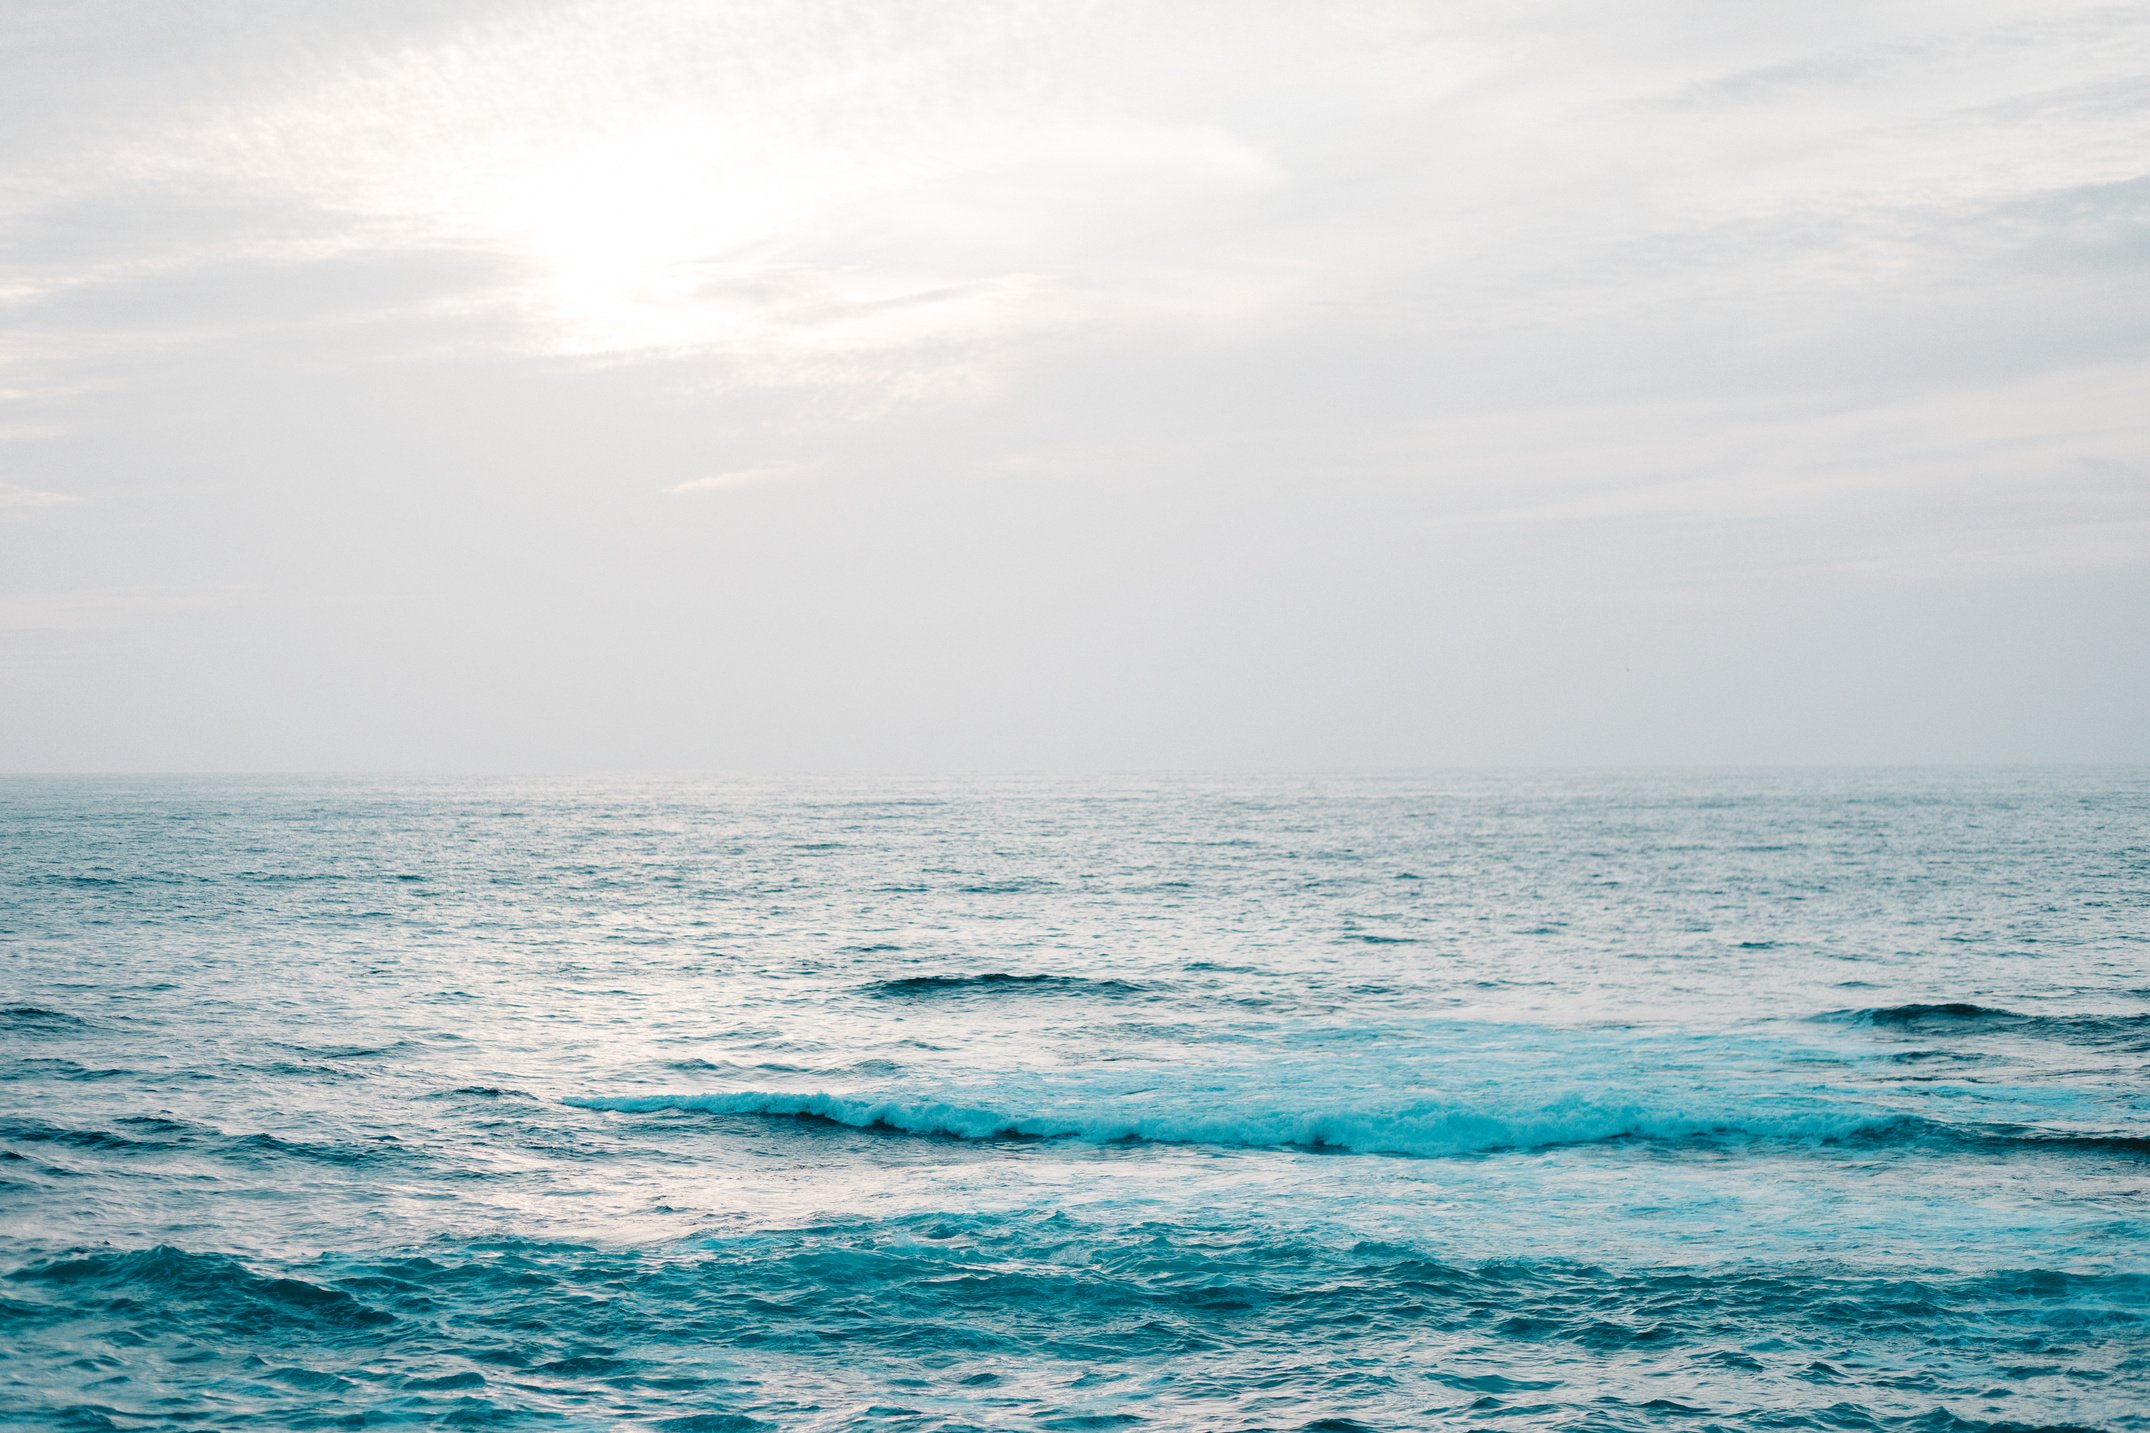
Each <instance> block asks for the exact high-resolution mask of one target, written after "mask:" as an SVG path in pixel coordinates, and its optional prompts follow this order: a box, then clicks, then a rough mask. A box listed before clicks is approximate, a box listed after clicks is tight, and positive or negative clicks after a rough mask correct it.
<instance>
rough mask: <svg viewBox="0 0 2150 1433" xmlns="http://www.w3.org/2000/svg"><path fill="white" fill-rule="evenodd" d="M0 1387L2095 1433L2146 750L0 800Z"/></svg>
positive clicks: (2131, 1367)
mask: <svg viewBox="0 0 2150 1433" xmlns="http://www.w3.org/2000/svg"><path fill="white" fill-rule="evenodd" d="M0 982H4V984H0V1009H4V1013H0V1424H4V1426H6V1427H9V1428H18V1427H19V1428H25V1429H60V1428H69V1429H102V1428H128V1429H137V1428H168V1427H197V1428H205V1429H210V1428H213V1429H237V1428H273V1429H304V1428H316V1427H370V1426H375V1425H390V1424H407V1425H416V1426H421V1427H532V1428H552V1429H573V1430H580V1429H593V1430H594V1429H617V1428H630V1427H653V1428H664V1429H674V1430H744V1429H758V1428H784V1429H792V1428H800V1429H837V1428H844V1429H849V1428H872V1429H956V1428H973V1429H1110V1428H1171V1429H1332V1430H1333V1429H1352V1428H1362V1427H1363V1428H1421V1427H1441V1426H1471V1427H1483V1428H1591V1429H1626V1428H1637V1429H1640V1428H1660V1427H1669V1428H1693V1429H1705V1428H1784V1429H1793V1428H1830V1429H1920V1430H1951V1429H1972V1428H2024V1427H2051V1426H2078V1427H2097V1428H2115V1429H2124V1428H2150V1083H2146V1079H2145V1075H2146V1069H2150V776H2146V775H2145V774H2143V773H2140V772H2133V773H2130V772H2075V773H2062V774H2051V773H2045V774H2040V773H1986V774H1969V775H1966V774H1905V773H1866V774H1835V775H1805V776H1791V775H1754V774H1748V775H1736V774H1726V775H1713V776H1677V777H1673V776H1667V777H1644V776H1606V777H1580V776H1563V777H1475V778H1454V779H1445V780H1437V779H1428V780H1412V781H1403V780H1397V781H1373V780H1368V781H1320V782H1306V781H1297V782H1294V781H1244V782H1198V781H1179V782H1148V783H1117V784H1116V783H1110V782H1098V783H1088V784H1053V783H1042V782H1039V783H1001V784H991V783H968V784H966V783H924V782H918V783H879V784H871V785H841V784H828V783H821V784H816V783H793V784H788V785H760V786H747V785H725V784H717V783H699V784H698V783H660V782H643V783H611V784H606V783H581V782H568V781H549V782H509V781H502V782H473V783H448V782H354V781H238V780H214V781H212V780H199V781H194V780H159V781H150V780H106V781H58V780H14V781H9V782H6V783H0Z"/></svg>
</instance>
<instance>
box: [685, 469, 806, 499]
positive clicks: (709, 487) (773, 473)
mask: <svg viewBox="0 0 2150 1433" xmlns="http://www.w3.org/2000/svg"><path fill="white" fill-rule="evenodd" d="M802 476H804V474H803V473H802V472H801V471H800V470H799V469H797V468H794V467H788V466H785V465H784V464H781V463H771V464H766V465H763V466H761V467H754V468H731V469H728V470H726V471H724V472H721V473H710V474H709V475H707V476H706V477H700V478H689V479H687V480H686V481H685V482H683V483H674V484H673V485H672V486H671V487H669V488H666V489H665V491H666V492H668V493H675V494H686V493H718V492H726V491H729V490H731V489H733V488H752V487H761V486H763V485H765V484H768V483H782V482H789V481H791V480H793V479H795V478H798V477H802Z"/></svg>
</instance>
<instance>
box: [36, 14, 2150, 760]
mask: <svg viewBox="0 0 2150 1433" xmlns="http://www.w3.org/2000/svg"><path fill="white" fill-rule="evenodd" d="M1984 760H2034V761H2035V760H2067V761H2076V760H2091V761H2097V760H2131V761H2141V760H2150V6H2145V5H2143V4H2141V3H2139V0H2126V3H2104V2H2103V0H2097V2H2096V3H2092V2H2091V0H2012V3H1988V0H1916V3H1905V0H1847V3H1835V0H1784V3H1776V0H1757V3H1743V4H1728V3H1723V0H1692V3H1657V0H1626V3H1620V4H1606V3H1603V0H1572V3H1567V2H1566V0H1559V2H1558V3H1556V0H1498V3H1495V0H1450V3H1431V0H1429V3H1423V4H1416V5H1386V4H1373V3H1369V4H1356V5H1354V4H1335V3H1307V4H1303V5H1261V4H1248V3H1223V4H1206V3H1199V0H1172V3H1157V4H1148V5H1145V4H1116V3H1105V4H1089V3H1080V0H1052V3H1046V4H1037V5H1029V4H1020V3H995V4H988V5H977V6H970V5H963V4H891V3H881V2H879V0H877V3H859V4H845V3H825V2H824V0H796V3H775V4H761V3H718V0H707V3H677V4H673V3H641V0H604V2H603V3H594V4H553V3H522V4H486V3H475V4H472V3H453V2H452V0H424V3H368V4H363V5H355V4H336V5H301V4H295V3H290V0H262V3H216V0H200V3H185V4H182V3H177V0H173V3H150V0H139V3H127V4H119V3H113V4H84V3H78V0H70V3H41V2H40V0H0V770H7V769H12V770H39V769H44V770H53V769H57V770H93V769H150V770H164V769H201V768H210V769H222V768H239V769H260V768H269V769H424V770H456V771H492V770H540V769H546V770H557V769H565V770H576V769H588V770H621V769H641V770H650V769H656V770H667V769H704V770H719V771H723V770H737V771H766V770H780V769H795V768H808V769H812V768H828V769H849V770H858V769H904V770H910V769H1010V768H1015V769H1024V768H1040V769H1049V770H1084V769H1095V768H1118V767H1172V768H1219V769H1230V768H1293V769H1298V768H1338V767H1346V768H1394V767H1424V766H1445V765H1455V764H1476V763H1489V762H1490V763H1511V762H1514V763H1524V762H1529V763H1536V762H1561V763H1567V762H1584V763H1603V762H1652V763H1655V762H1690V761H1692V762H1780V761H1795V762H1796V761H1854V762H1858V761H1876V762H1882V761H1984Z"/></svg>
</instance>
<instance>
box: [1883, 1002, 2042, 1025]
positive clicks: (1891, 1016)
mask: <svg viewBox="0 0 2150 1433" xmlns="http://www.w3.org/2000/svg"><path fill="white" fill-rule="evenodd" d="M1845 1014H1846V1015H1847V1016H1848V1018H1850V1019H1852V1020H1854V1021H1857V1022H1859V1023H1861V1024H1866V1025H1926V1024H1932V1023H1934V1022H1936V1021H1945V1022H1951V1023H1959V1024H1960V1023H1965V1022H1987V1023H1991V1022H1994V1021H2006V1022H2014V1021H2018V1020H2021V1019H2023V1018H2024V1017H2023V1016H2021V1015H2018V1014H2017V1013H2016V1012H2015V1011H2013V1010H2002V1009H2000V1008H1999V1007H1997V1006H1993V1005H1972V1004H1970V1003H1969V1002H1967V1001H1962V1000H1948V1001H1943V1002H1941V1003H1938V1004H1931V1005H1929V1004H1911V1005H1884V1006H1881V1007H1880V1008H1878V1009H1873V1010H1852V1011H1847V1012H1845Z"/></svg>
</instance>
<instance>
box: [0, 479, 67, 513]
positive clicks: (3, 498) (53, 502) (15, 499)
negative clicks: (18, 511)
mask: <svg viewBox="0 0 2150 1433" xmlns="http://www.w3.org/2000/svg"><path fill="white" fill-rule="evenodd" d="M78 501H80V499H78V498H76V497H74V496H72V495H71V494H68V493H48V492H41V491H39V490H38V489H36V488H26V487H23V486H22V485H21V484H19V483H6V482H0V509H4V508H50V507H62V506H64V505H66V504H68V503H72V502H78Z"/></svg>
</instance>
